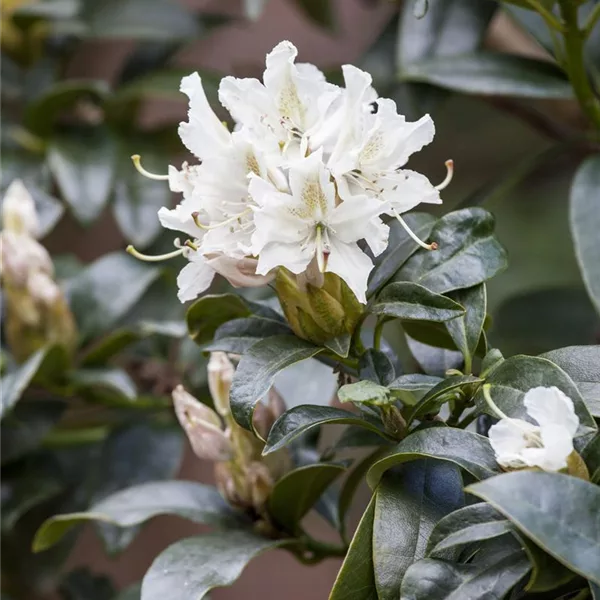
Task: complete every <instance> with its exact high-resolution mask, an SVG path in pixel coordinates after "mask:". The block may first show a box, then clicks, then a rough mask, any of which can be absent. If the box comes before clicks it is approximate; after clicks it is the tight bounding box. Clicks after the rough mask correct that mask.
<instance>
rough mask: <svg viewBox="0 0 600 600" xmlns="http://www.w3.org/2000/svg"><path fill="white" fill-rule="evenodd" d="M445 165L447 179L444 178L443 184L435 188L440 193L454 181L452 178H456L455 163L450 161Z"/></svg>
mask: <svg viewBox="0 0 600 600" xmlns="http://www.w3.org/2000/svg"><path fill="white" fill-rule="evenodd" d="M444 164H445V165H446V177H445V178H444V181H442V183H440V184H438V185H436V186H435V189H436V190H438V191H441V190H443V189H444V188H446V187H448V185H449V184H450V182H451V181H452V177H454V161H453V160H452V159H450V160H447V161H446V162H445V163H444Z"/></svg>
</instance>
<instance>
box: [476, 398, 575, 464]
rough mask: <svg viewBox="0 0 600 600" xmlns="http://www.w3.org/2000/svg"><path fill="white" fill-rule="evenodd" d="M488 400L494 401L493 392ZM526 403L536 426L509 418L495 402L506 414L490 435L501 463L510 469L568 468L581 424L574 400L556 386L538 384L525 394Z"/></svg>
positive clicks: (494, 407) (493, 405) (493, 427)
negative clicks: (576, 433)
mask: <svg viewBox="0 0 600 600" xmlns="http://www.w3.org/2000/svg"><path fill="white" fill-rule="evenodd" d="M487 399H488V402H490V399H489V393H487ZM523 403H524V405H525V408H526V410H527V414H528V415H529V417H531V419H532V420H533V421H535V422H536V423H537V424H536V425H534V424H533V423H530V422H528V421H524V420H523V419H513V418H510V417H507V416H506V415H505V414H504V413H502V412H501V411H500V410H499V409H498V407H496V405H495V404H493V402H491V406H492V407H493V409H494V411H495V412H496V413H497V414H498V416H501V417H502V418H501V419H500V421H499V422H498V423H496V424H495V425H492V427H491V428H490V431H489V434H488V435H489V438H490V444H491V445H492V448H493V450H494V452H495V453H496V460H497V461H498V464H500V465H501V466H503V467H505V468H507V469H522V468H526V467H538V468H539V469H543V470H544V471H560V470H561V469H565V468H566V467H567V459H568V457H569V455H570V454H571V453H572V452H573V437H574V436H575V432H576V431H577V428H578V427H579V418H578V417H577V415H576V414H575V410H574V407H573V401H572V400H571V399H570V398H569V397H568V396H567V395H565V394H564V393H563V392H561V390H559V389H558V388H556V387H536V388H532V389H531V390H529V391H528V392H527V393H526V394H525V397H524V399H523Z"/></svg>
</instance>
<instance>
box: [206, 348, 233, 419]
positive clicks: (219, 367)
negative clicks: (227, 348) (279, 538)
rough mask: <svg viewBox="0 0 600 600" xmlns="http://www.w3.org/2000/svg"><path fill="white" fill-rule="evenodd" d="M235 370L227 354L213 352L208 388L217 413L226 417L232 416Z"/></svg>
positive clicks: (210, 360)
mask: <svg viewBox="0 0 600 600" xmlns="http://www.w3.org/2000/svg"><path fill="white" fill-rule="evenodd" d="M234 374H235V368H234V366H233V364H232V362H231V361H230V360H229V358H228V357H227V354H225V352H211V354H210V359H209V361H208V388H209V390H210V395H211V396H212V399H213V402H214V403H215V408H216V409H217V412H218V413H219V414H220V415H221V416H222V417H226V416H228V415H229V414H230V412H231V409H230V407H229V390H230V388H231V381H232V380H233V375H234Z"/></svg>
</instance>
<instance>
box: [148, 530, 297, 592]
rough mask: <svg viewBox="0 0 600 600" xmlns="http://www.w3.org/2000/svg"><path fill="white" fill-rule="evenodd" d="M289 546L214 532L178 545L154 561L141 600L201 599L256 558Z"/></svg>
mask: <svg viewBox="0 0 600 600" xmlns="http://www.w3.org/2000/svg"><path fill="white" fill-rule="evenodd" d="M286 544H289V541H286V540H272V539H268V538H264V537H261V536H259V535H257V534H255V533H252V532H250V531H244V530H230V531H226V532H219V533H210V534H206V535H200V536H196V537H191V538H187V539H185V540H180V541H179V542H175V543H174V544H173V545H171V546H169V547H168V548H167V549H166V550H164V551H163V552H162V553H161V554H159V555H158V557H157V558H156V559H155V560H154V562H153V563H152V565H151V566H150V569H149V570H148V572H147V573H146V575H145V576H144V580H143V581H142V597H141V600H164V599H165V598H177V600H200V599H201V598H204V597H205V595H206V594H207V593H208V592H210V590H212V589H214V588H218V587H224V586H228V585H231V584H232V583H233V582H234V581H235V580H236V579H237V578H238V577H239V576H240V575H241V574H242V571H243V570H244V567H245V566H246V565H247V564H248V563H249V562H250V561H251V560H252V559H253V558H255V557H256V556H258V555H259V554H261V553H262V552H265V551H266V550H271V549H274V548H278V547H280V546H284V545H286Z"/></svg>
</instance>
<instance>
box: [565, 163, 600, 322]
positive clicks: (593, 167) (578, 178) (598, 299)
mask: <svg viewBox="0 0 600 600" xmlns="http://www.w3.org/2000/svg"><path fill="white" fill-rule="evenodd" d="M599 188H600V154H597V155H595V156H590V157H589V158H588V159H587V160H586V161H585V162H584V163H583V164H582V165H581V166H580V167H579V169H578V170H577V173H576V175H575V179H574V180H573V186H572V187H571V197H570V223H571V233H572V235H573V240H574V243H575V253H576V255H577V260H578V261H579V268H580V269H581V274H582V276H583V281H584V282H585V286H586V288H587V291H588V294H589V295H590V298H591V299H592V302H593V303H594V305H595V306H596V310H597V311H598V313H600V247H599V245H598V230H599V229H600V211H598V189H599Z"/></svg>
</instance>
